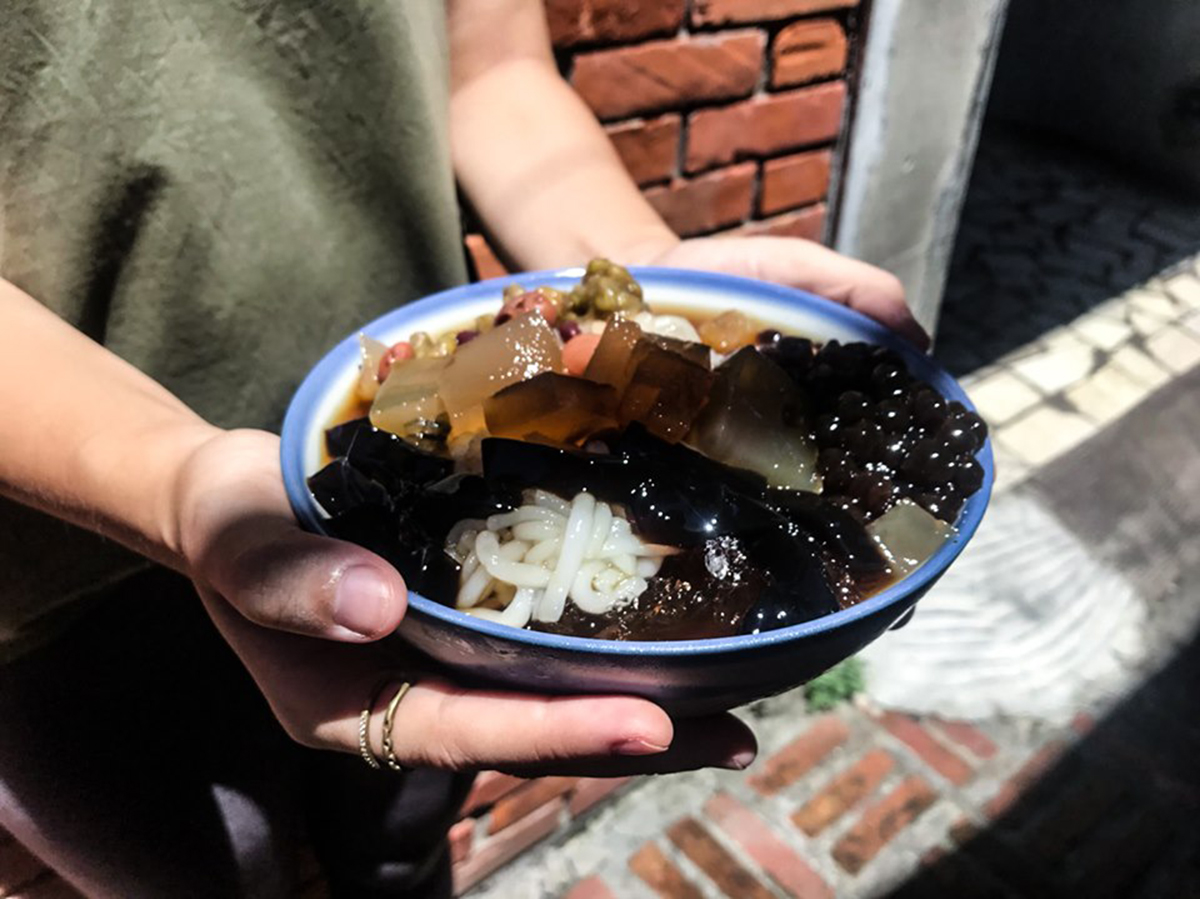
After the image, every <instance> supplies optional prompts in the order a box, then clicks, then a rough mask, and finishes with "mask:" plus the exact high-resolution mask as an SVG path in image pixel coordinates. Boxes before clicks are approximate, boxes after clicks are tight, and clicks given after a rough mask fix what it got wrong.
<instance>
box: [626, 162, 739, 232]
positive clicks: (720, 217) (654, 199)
mask: <svg viewBox="0 0 1200 899" xmlns="http://www.w3.org/2000/svg"><path fill="white" fill-rule="evenodd" d="M756 169H757V166H756V165H755V164H754V163H752V162H745V163H741V164H740V165H735V166H730V167H729V168H726V169H717V170H716V171H714V172H707V173H706V174H704V175H701V176H700V177H699V178H690V179H686V180H684V179H680V180H676V181H672V182H671V183H670V184H668V185H664V186H662V187H651V188H650V189H648V190H646V191H644V192H643V193H644V194H645V197H646V199H647V200H648V201H649V202H650V205H651V206H653V207H654V208H655V209H657V210H658V213H659V215H661V216H662V217H663V218H664V219H666V222H667V224H668V225H670V226H671V227H672V228H673V229H674V230H675V232H676V233H677V234H681V235H683V236H685V237H686V236H688V235H692V234H702V233H704V232H706V231H715V230H716V229H718V228H723V227H726V226H729V225H734V224H737V223H738V222H741V221H743V220H745V218H746V217H747V216H749V215H750V208H751V205H752V204H753V202H754V175H755V172H756Z"/></svg>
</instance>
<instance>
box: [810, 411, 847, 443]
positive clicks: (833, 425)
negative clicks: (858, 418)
mask: <svg viewBox="0 0 1200 899" xmlns="http://www.w3.org/2000/svg"><path fill="white" fill-rule="evenodd" d="M844 431H845V426H844V425H843V424H842V420H841V419H840V418H838V417H837V416H836V415H829V414H825V415H818V416H817V420H816V421H815V422H814V423H813V440H815V441H816V442H817V446H819V447H822V448H824V447H827V446H840V445H841V444H842V441H843V439H844Z"/></svg>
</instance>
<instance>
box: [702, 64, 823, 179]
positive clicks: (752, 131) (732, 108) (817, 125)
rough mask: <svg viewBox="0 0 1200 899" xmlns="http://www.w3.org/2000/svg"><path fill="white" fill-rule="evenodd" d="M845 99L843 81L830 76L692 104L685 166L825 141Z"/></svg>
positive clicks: (707, 165) (712, 163) (707, 164)
mask: <svg viewBox="0 0 1200 899" xmlns="http://www.w3.org/2000/svg"><path fill="white" fill-rule="evenodd" d="M845 102H846V82H844V81H833V82H829V83H827V84H814V85H813V86H811V87H801V88H797V89H796V90H791V91H785V92H783V93H779V94H769V95H766V96H758V97H753V98H751V99H749V100H744V101H742V102H740V103H733V104H730V105H729V106H724V107H721V108H719V109H701V110H698V111H696V112H694V113H692V114H691V116H690V117H689V119H688V140H687V155H686V168H687V170H688V171H689V172H700V171H703V170H704V169H708V168H712V167H713V166H716V165H724V164H725V163H728V162H733V161H734V160H735V159H745V158H747V157H751V156H774V155H776V154H778V153H784V152H786V151H788V150H797V149H800V148H802V147H805V146H809V145H811V144H819V143H825V142H826V141H831V140H833V139H834V138H836V137H837V136H838V132H839V131H840V130H841V125H842V108H843V106H844V105H845Z"/></svg>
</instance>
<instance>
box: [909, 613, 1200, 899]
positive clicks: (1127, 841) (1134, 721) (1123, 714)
mask: <svg viewBox="0 0 1200 899" xmlns="http://www.w3.org/2000/svg"><path fill="white" fill-rule="evenodd" d="M1198 696H1200V634H1194V635H1193V637H1192V639H1191V641H1190V642H1188V643H1187V645H1186V646H1185V647H1184V649H1183V650H1182V651H1181V652H1180V653H1179V654H1178V655H1177V656H1176V657H1175V658H1174V659H1173V660H1172V661H1171V662H1170V663H1169V664H1167V665H1166V667H1164V668H1163V669H1162V670H1161V671H1159V672H1158V673H1157V674H1155V675H1154V676H1153V677H1151V678H1150V679H1149V680H1147V681H1146V682H1145V683H1144V684H1143V685H1142V686H1141V687H1140V688H1139V689H1138V690H1137V691H1135V692H1134V693H1133V694H1131V695H1130V696H1129V697H1128V698H1127V699H1126V700H1125V701H1124V702H1122V703H1121V704H1120V705H1119V706H1118V707H1117V708H1116V709H1115V710H1113V711H1112V713H1111V714H1110V715H1108V716H1107V717H1106V718H1105V719H1104V720H1103V721H1101V722H1099V723H1098V724H1096V725H1095V727H1094V728H1093V729H1092V730H1090V731H1089V732H1088V733H1087V735H1086V736H1085V737H1084V738H1083V739H1082V740H1081V741H1080V742H1079V743H1078V744H1076V745H1075V746H1074V747H1072V748H1070V749H1069V750H1067V751H1066V752H1065V753H1064V754H1063V755H1061V756H1060V757H1059V758H1058V759H1057V761H1055V762H1054V763H1053V764H1052V765H1051V767H1050V768H1049V770H1048V771H1046V772H1045V773H1044V777H1042V779H1041V780H1040V781H1038V783H1037V784H1036V786H1034V787H1033V788H1032V789H1030V790H1029V791H1028V792H1026V793H1024V794H1023V795H1022V796H1021V798H1020V799H1019V800H1017V801H1016V802H1015V803H1014V804H1012V805H1011V806H1010V807H1008V808H1007V809H1004V810H1001V809H999V808H997V809H995V811H996V812H997V816H996V817H995V819H994V820H993V821H992V823H990V824H989V825H988V826H987V827H985V828H983V829H980V830H977V829H975V828H974V827H972V826H970V825H963V826H961V827H959V828H957V829H956V830H955V831H954V835H955V837H956V838H957V840H958V842H959V845H958V847H957V849H956V850H955V851H953V852H949V853H946V854H944V855H941V856H940V857H938V858H935V859H930V860H929V863H928V864H926V865H925V866H923V867H922V868H921V870H920V871H919V872H918V874H917V875H916V876H914V877H913V878H911V879H910V880H909V881H908V882H907V883H905V884H904V885H903V886H901V887H900V888H899V889H897V890H895V891H893V892H892V893H890V894H889V895H890V896H891V897H892V899H926V897H930V896H955V897H958V899H984V897H1021V899H1039V897H1054V899H1059V897H1079V896H1087V897H1089V899H1102V897H1109V896H1111V897H1138V899H1150V897H1155V899H1157V897H1163V899H1168V897H1170V899H1176V897H1187V896H1200V840H1198V838H1197V829H1196V827H1195V820H1196V815H1197V813H1198V812H1200V766H1197V764H1196V759H1197V758H1200V727H1198V726H1197V716H1196V710H1197V697H1198ZM1027 773H1028V774H1030V775H1031V776H1032V775H1036V774H1038V773H1041V772H1038V771H1028V772H1027Z"/></svg>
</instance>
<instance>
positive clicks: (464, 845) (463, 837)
mask: <svg viewBox="0 0 1200 899" xmlns="http://www.w3.org/2000/svg"><path fill="white" fill-rule="evenodd" d="M449 836H450V863H451V864H454V865H457V864H458V863H459V862H461V861H463V860H464V859H465V858H466V857H467V856H468V855H470V854H471V844H472V843H473V842H474V841H475V819H474V818H463V819H462V820H461V821H455V822H454V824H453V825H452V826H451V827H450V835H449Z"/></svg>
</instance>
